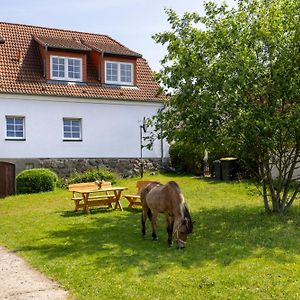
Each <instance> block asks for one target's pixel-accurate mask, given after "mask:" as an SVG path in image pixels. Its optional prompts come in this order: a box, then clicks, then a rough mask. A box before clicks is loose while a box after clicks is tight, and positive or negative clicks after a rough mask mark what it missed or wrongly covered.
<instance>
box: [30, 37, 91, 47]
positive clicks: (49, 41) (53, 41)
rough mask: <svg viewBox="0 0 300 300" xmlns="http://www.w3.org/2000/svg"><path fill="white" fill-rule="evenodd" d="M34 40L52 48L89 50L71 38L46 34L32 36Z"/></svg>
mask: <svg viewBox="0 0 300 300" xmlns="http://www.w3.org/2000/svg"><path fill="white" fill-rule="evenodd" d="M33 38H34V40H35V41H36V42H38V43H39V44H40V45H41V46H47V47H49V48H53V49H65V50H79V51H91V49H90V48H88V47H87V46H85V45H83V44H82V43H80V42H77V41H75V40H72V39H62V38H54V37H48V36H33Z"/></svg>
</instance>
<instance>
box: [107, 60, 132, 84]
mask: <svg viewBox="0 0 300 300" xmlns="http://www.w3.org/2000/svg"><path fill="white" fill-rule="evenodd" d="M108 63H112V64H116V65H117V66H118V74H117V76H118V80H117V81H112V80H107V64H108ZM121 65H128V66H130V68H131V81H130V82H127V81H121ZM133 70H134V68H133V63H127V62H122V61H110V60H106V61H105V83H107V84H117V85H133V77H134V73H133Z"/></svg>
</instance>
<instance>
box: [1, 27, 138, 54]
mask: <svg viewBox="0 0 300 300" xmlns="http://www.w3.org/2000/svg"><path fill="white" fill-rule="evenodd" d="M1 24H4V25H16V26H23V27H29V28H39V29H48V30H59V31H63V32H72V33H80V34H88V35H93V36H102V37H106V38H108V39H110V40H111V41H113V42H115V43H117V44H119V45H120V46H121V47H124V48H126V49H127V50H129V51H132V52H135V53H137V54H139V55H141V54H140V53H139V52H137V51H135V50H132V49H130V48H128V47H127V46H125V45H123V44H122V43H120V42H118V41H117V40H116V39H114V38H112V37H111V36H109V35H107V34H101V33H93V32H85V31H78V30H69V29H63V28H54V27H45V26H39V25H29V24H21V23H11V22H2V21H0V25H1ZM141 56H142V55H141Z"/></svg>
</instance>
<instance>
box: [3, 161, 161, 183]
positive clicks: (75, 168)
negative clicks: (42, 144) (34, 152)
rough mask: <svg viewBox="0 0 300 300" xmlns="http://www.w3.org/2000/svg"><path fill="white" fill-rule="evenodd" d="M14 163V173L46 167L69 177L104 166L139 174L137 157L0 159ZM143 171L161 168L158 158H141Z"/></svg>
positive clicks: (124, 173) (132, 174)
mask: <svg viewBox="0 0 300 300" xmlns="http://www.w3.org/2000/svg"><path fill="white" fill-rule="evenodd" d="M0 160H2V161H7V162H11V163H13V164H15V165H16V173H19V172H20V171H22V170H24V169H32V168H48V169H51V170H53V171H55V172H56V173H57V174H58V176H59V177H63V178H66V177H69V176H70V175H71V174H72V173H74V172H79V173H81V172H84V171H87V170H91V169H95V168H101V167H106V168H108V169H109V170H111V171H113V172H117V173H119V174H120V175H121V176H124V177H129V176H134V175H139V174H140V171H141V169H140V166H141V164H140V159H138V158H78V159H75V158H72V159H71V158H70V159H68V158H40V159H0ZM143 166H144V171H151V172H155V171H158V170H160V169H161V160H160V158H148V159H144V160H143Z"/></svg>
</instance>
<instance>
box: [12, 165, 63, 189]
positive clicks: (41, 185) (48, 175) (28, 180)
mask: <svg viewBox="0 0 300 300" xmlns="http://www.w3.org/2000/svg"><path fill="white" fill-rule="evenodd" d="M57 181H58V177H57V175H56V174H55V173H54V172H53V171H51V170H49V169H43V168H40V169H39V168H36V169H30V170H24V171H22V172H21V173H19V174H18V175H17V178H16V185H17V193H18V194H29V193H40V192H48V191H53V190H54V189H55V187H56V183H57Z"/></svg>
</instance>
